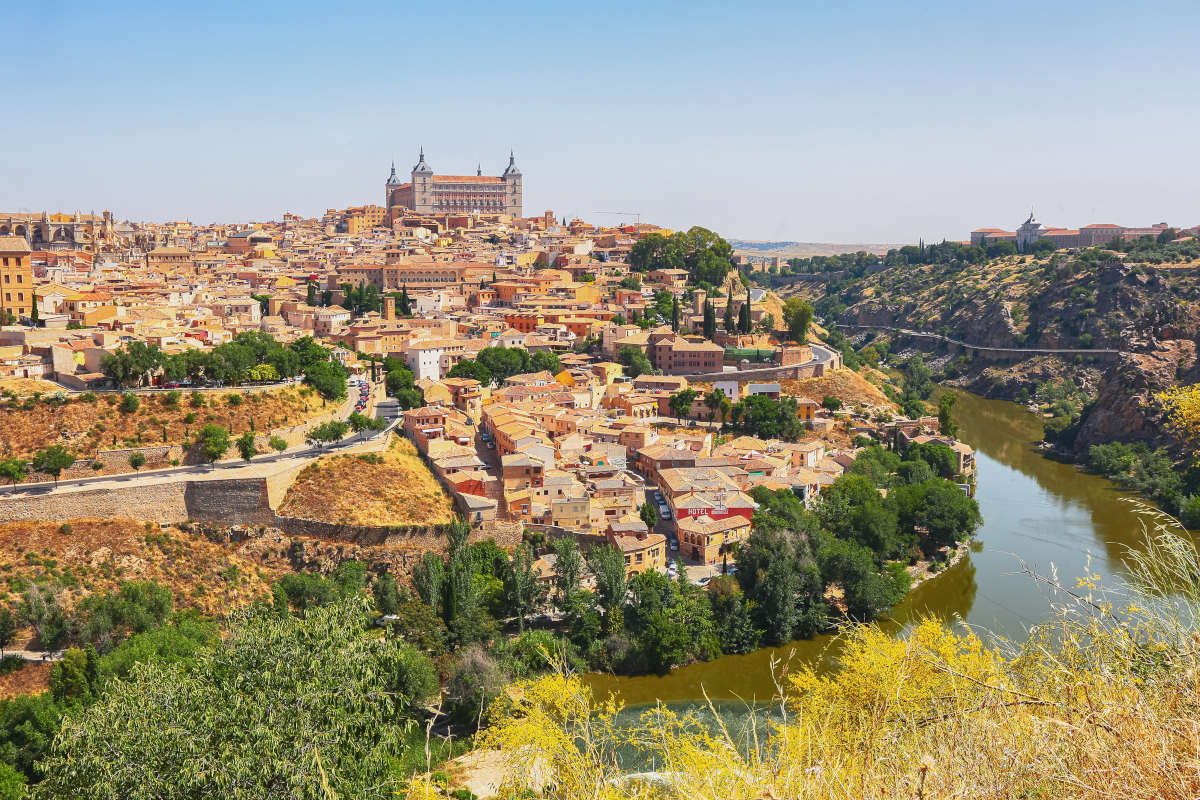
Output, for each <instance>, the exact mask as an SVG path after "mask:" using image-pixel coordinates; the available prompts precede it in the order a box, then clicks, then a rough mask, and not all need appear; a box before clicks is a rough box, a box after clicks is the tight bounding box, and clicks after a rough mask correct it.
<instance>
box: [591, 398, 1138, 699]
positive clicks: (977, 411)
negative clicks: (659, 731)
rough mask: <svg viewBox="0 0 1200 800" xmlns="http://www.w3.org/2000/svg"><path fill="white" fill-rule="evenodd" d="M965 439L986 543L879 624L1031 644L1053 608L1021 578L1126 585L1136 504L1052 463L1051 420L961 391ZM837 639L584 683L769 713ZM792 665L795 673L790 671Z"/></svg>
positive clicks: (832, 651)
mask: <svg viewBox="0 0 1200 800" xmlns="http://www.w3.org/2000/svg"><path fill="white" fill-rule="evenodd" d="M955 393H956V395H957V396H958V402H957V404H956V405H955V417H956V418H957V420H958V423H959V426H960V427H961V429H962V431H961V437H962V439H963V440H964V441H966V442H967V443H968V444H970V445H971V446H972V447H973V448H975V451H976V466H977V471H978V489H977V492H976V499H977V500H978V501H979V504H980V512H981V514H982V515H983V519H984V524H983V526H982V527H981V528H980V529H979V530H978V531H977V532H976V537H975V539H974V540H973V541H972V542H970V543H968V544H967V545H966V546H965V547H962V548H960V549H959V550H958V551H956V557H955V558H954V562H953V563H952V564H951V565H949V566H947V567H946V568H945V569H941V570H939V571H938V572H937V573H935V574H933V575H932V576H931V577H936V578H938V580H930V579H928V578H927V579H924V580H921V581H920V582H918V583H916V584H915V585H914V586H913V587H912V589H911V591H910V592H909V594H908V596H907V597H906V598H905V599H904V600H902V601H901V602H900V604H899V605H898V606H896V607H895V608H894V609H893V610H892V613H891V614H890V616H889V618H887V619H883V620H880V621H878V622H877V623H875V624H876V625H877V626H879V627H880V628H882V629H884V630H886V631H889V632H893V633H899V632H901V631H903V630H904V629H905V627H906V626H908V625H910V624H912V623H913V622H914V621H916V620H919V619H922V618H926V617H933V618H935V619H938V620H942V621H944V622H946V623H947V624H952V623H953V622H954V621H955V620H962V621H964V622H965V623H966V624H968V625H969V626H970V627H971V628H972V629H973V630H976V631H977V632H979V633H980V634H981V635H983V636H985V637H987V636H989V635H991V634H994V635H997V636H1002V637H1006V638H1009V639H1014V640H1022V639H1024V638H1025V635H1026V633H1027V631H1028V630H1029V628H1030V627H1031V626H1033V625H1036V624H1037V623H1039V622H1041V621H1042V620H1044V619H1045V618H1046V617H1047V616H1048V613H1049V608H1050V600H1051V598H1050V597H1049V595H1048V594H1047V592H1046V590H1044V589H1043V588H1041V587H1039V586H1038V585H1037V584H1035V583H1033V582H1032V581H1031V580H1030V579H1029V578H1028V577H1027V576H1026V575H1024V574H1022V572H1021V569H1022V565H1023V564H1024V565H1026V566H1028V567H1029V568H1030V569H1031V570H1034V571H1036V572H1039V573H1043V574H1049V573H1050V572H1051V571H1056V572H1057V573H1058V574H1059V575H1060V576H1061V577H1062V579H1063V580H1065V581H1067V582H1070V581H1071V580H1072V579H1073V578H1074V577H1075V576H1081V575H1084V574H1098V575H1100V578H1101V582H1102V583H1103V584H1104V585H1113V584H1119V583H1120V582H1121V575H1122V573H1123V572H1124V558H1125V555H1126V550H1127V548H1131V547H1132V548H1136V547H1138V545H1139V544H1140V542H1141V526H1140V521H1139V520H1138V518H1137V515H1136V513H1135V511H1134V509H1133V507H1132V506H1131V505H1130V504H1129V503H1128V502H1126V500H1127V499H1128V498H1131V497H1134V495H1133V494H1132V493H1129V492H1126V491H1124V490H1122V489H1120V488H1119V487H1117V486H1116V485H1114V484H1113V483H1111V482H1110V481H1108V480H1106V479H1104V478H1102V477H1100V476H1098V475H1093V474H1090V473H1085V472H1081V471H1080V470H1079V469H1078V468H1076V467H1075V466H1073V465H1070V464H1064V463H1061V462H1057V461H1053V460H1050V459H1047V458H1045V457H1043V456H1042V455H1041V454H1040V453H1039V452H1038V451H1037V449H1036V447H1037V443H1038V442H1040V441H1041V438H1042V437H1041V418H1040V417H1038V416H1037V415H1036V414H1032V413H1030V412H1029V411H1028V410H1027V409H1025V408H1023V407H1021V406H1019V405H1017V404H1015V403H1009V402H1005V401H1001V400H988V399H985V398H982V397H979V396H977V395H972V394H969V393H966V392H959V391H955ZM841 647H842V641H841V639H840V638H839V637H838V636H837V635H827V634H822V635H819V636H816V637H813V638H812V639H807V640H802V641H796V642H789V643H787V644H784V645H780V646H778V647H767V648H761V649H759V650H755V651H754V652H752V653H747V654H744V655H728V656H722V657H721V658H718V659H715V660H713V661H708V662H700V663H696V664H691V665H688V666H685V667H679V668H677V669H675V670H673V671H672V672H671V673H670V674H668V675H663V676H659V675H645V676H637V677H629V676H618V675H608V674H598V673H594V674H589V675H586V676H584V679H585V681H586V682H587V684H588V685H589V686H590V687H591V688H592V690H593V691H594V692H596V693H597V694H598V695H599V696H602V697H603V696H607V695H608V694H613V695H614V696H615V697H617V698H618V699H619V700H621V701H623V702H625V703H626V704H628V705H631V706H639V705H645V704H652V703H654V702H656V701H659V700H661V701H663V702H665V703H669V704H678V705H681V706H690V705H693V704H695V703H698V702H700V703H703V702H704V699H705V697H708V698H711V699H712V700H714V701H718V702H720V701H729V702H735V703H741V702H759V701H767V700H770V699H771V698H772V697H774V695H775V694H776V688H775V684H774V681H773V679H772V676H773V675H778V674H779V673H780V672H781V671H783V670H787V669H790V670H795V669H796V668H797V667H798V666H799V665H800V664H801V663H804V664H808V665H810V666H813V667H814V668H816V669H819V670H826V669H830V668H832V667H833V666H834V665H835V664H836V661H837V658H838V655H839V653H840V651H841ZM789 664H790V667H789V666H788V665H789Z"/></svg>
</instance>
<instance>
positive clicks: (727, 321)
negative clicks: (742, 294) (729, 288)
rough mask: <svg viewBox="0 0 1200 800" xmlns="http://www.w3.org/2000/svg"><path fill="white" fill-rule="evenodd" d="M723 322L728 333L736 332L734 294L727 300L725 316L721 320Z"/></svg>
mask: <svg viewBox="0 0 1200 800" xmlns="http://www.w3.org/2000/svg"><path fill="white" fill-rule="evenodd" d="M721 324H722V326H723V327H724V328H725V332H726V333H728V334H731V335H732V334H733V333H734V332H735V331H734V329H733V296H732V295H730V297H729V298H728V299H727V300H726V301H725V317H724V318H723V319H722V320H721Z"/></svg>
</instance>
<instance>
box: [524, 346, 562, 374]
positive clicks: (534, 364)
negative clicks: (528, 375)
mask: <svg viewBox="0 0 1200 800" xmlns="http://www.w3.org/2000/svg"><path fill="white" fill-rule="evenodd" d="M529 369H530V370H531V371H532V372H542V371H546V372H549V373H550V374H551V375H557V374H558V373H559V372H562V364H561V363H560V362H559V360H558V356H556V355H555V354H554V353H551V352H550V351H549V350H539V351H538V352H536V353H534V354H533V355H532V356H530V357H529Z"/></svg>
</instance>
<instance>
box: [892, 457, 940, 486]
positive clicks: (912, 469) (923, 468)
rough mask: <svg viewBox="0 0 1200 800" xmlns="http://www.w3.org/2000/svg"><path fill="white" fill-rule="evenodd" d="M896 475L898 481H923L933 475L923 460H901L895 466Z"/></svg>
mask: <svg viewBox="0 0 1200 800" xmlns="http://www.w3.org/2000/svg"><path fill="white" fill-rule="evenodd" d="M896 477H897V479H898V480H899V482H900V483H924V482H925V481H927V480H929V479H930V478H932V477H934V475H933V469H932V468H931V467H930V466H929V464H927V463H925V462H924V461H901V462H900V463H899V464H898V465H897V466H896Z"/></svg>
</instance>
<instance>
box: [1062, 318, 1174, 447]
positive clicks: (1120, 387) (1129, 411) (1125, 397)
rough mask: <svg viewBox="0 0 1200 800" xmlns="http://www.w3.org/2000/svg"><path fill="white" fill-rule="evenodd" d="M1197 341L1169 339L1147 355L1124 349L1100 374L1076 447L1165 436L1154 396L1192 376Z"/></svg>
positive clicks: (1156, 438)
mask: <svg viewBox="0 0 1200 800" xmlns="http://www.w3.org/2000/svg"><path fill="white" fill-rule="evenodd" d="M1196 371H1197V362H1196V342H1195V341H1193V340H1191V339H1172V340H1169V341H1164V342H1160V343H1158V347H1157V349H1155V350H1154V351H1153V352H1150V353H1126V354H1125V355H1123V356H1122V357H1121V360H1120V361H1119V362H1118V363H1117V364H1116V365H1114V367H1113V368H1112V369H1110V370H1109V371H1108V372H1106V373H1105V374H1104V377H1103V378H1102V379H1101V381H1100V385H1099V387H1097V396H1096V402H1095V404H1093V405H1092V407H1091V408H1090V410H1089V411H1088V413H1087V416H1086V417H1085V418H1084V419H1083V421H1082V422H1081V423H1080V426H1079V433H1078V435H1077V436H1076V438H1075V449H1076V450H1077V451H1079V452H1085V451H1086V450H1087V449H1088V448H1089V447H1091V446H1092V445H1095V444H1102V443H1104V442H1112V441H1120V442H1130V441H1151V440H1159V439H1162V438H1163V437H1164V436H1166V435H1167V434H1166V431H1165V429H1164V427H1163V419H1162V408H1161V407H1160V406H1159V404H1158V402H1157V401H1155V399H1154V395H1155V394H1156V393H1158V392H1161V391H1163V390H1164V389H1167V388H1169V387H1171V386H1173V385H1175V384H1176V383H1177V382H1180V381H1183V382H1189V379H1190V380H1191V381H1194V380H1195V379H1196V375H1195V373H1196Z"/></svg>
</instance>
